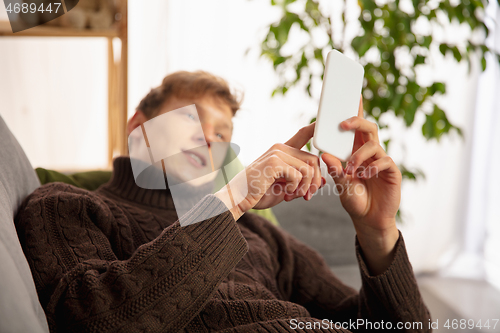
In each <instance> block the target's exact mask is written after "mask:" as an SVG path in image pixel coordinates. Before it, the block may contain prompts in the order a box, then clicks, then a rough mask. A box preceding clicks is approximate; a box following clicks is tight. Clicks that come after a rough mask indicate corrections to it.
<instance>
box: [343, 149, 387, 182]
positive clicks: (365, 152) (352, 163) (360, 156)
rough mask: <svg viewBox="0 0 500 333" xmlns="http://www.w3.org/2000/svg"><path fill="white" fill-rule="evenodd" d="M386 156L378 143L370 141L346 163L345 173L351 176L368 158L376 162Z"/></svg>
mask: <svg viewBox="0 0 500 333" xmlns="http://www.w3.org/2000/svg"><path fill="white" fill-rule="evenodd" d="M384 156H386V153H385V151H384V150H383V149H382V147H381V146H380V144H379V143H378V142H375V141H373V140H370V141H368V142H366V143H365V144H364V145H362V146H361V147H360V148H359V149H358V150H357V151H356V152H355V153H354V154H352V156H351V157H350V158H349V160H348V161H347V165H346V169H345V173H346V174H348V175H353V174H354V173H355V172H356V170H358V168H359V167H360V166H361V164H363V162H365V161H366V160H368V159H370V158H374V159H376V160H378V159H380V158H382V157H384Z"/></svg>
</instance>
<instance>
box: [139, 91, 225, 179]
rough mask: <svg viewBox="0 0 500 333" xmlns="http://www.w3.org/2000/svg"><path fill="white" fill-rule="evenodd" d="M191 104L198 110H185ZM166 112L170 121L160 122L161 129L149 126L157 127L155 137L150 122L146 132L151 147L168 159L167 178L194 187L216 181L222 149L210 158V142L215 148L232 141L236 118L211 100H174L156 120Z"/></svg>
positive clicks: (165, 161) (171, 100)
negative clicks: (170, 177)
mask: <svg viewBox="0 0 500 333" xmlns="http://www.w3.org/2000/svg"><path fill="white" fill-rule="evenodd" d="M192 104H195V106H196V110H195V109H194V108H192V107H186V106H189V105H192ZM178 109H180V110H178ZM174 110H175V111H174ZM196 111H197V112H196ZM166 113H168V117H167V118H165V119H167V121H161V122H158V124H159V126H160V127H159V126H158V125H155V126H150V127H149V128H153V127H154V128H156V129H155V130H154V134H153V133H150V130H148V123H146V124H145V130H146V133H147V136H148V138H149V144H150V146H151V147H153V146H154V147H155V148H157V151H160V153H161V155H162V157H163V156H165V157H166V158H165V159H164V166H165V171H166V173H167V176H173V177H175V178H177V179H179V180H181V181H189V184H191V185H193V186H199V185H201V184H204V183H206V182H209V181H211V180H213V179H214V177H215V173H214V172H213V171H216V170H217V169H218V168H219V167H220V164H221V163H222V160H221V158H223V154H221V153H220V150H219V152H218V153H217V154H212V156H210V154H209V151H208V149H207V143H208V144H209V145H210V144H212V147H216V146H217V143H219V142H230V140H231V136H232V116H233V114H232V111H231V109H230V107H229V106H228V105H226V104H224V103H222V102H218V101H217V100H215V99H214V98H212V97H205V98H200V99H196V100H187V99H178V98H173V99H170V100H169V101H167V103H165V104H164V105H163V107H162V108H161V110H160V111H159V113H158V114H157V115H156V117H159V116H161V115H164V114H166ZM165 116H167V115H165ZM156 117H155V118H156ZM155 118H153V119H152V120H153V122H154V121H155V120H154V119H155ZM161 118H162V117H159V118H156V119H161ZM163 118H164V117H163ZM150 123H151V122H150ZM214 143H215V144H214ZM197 147H199V148H197ZM213 167H214V169H215V170H214V169H212V168H213Z"/></svg>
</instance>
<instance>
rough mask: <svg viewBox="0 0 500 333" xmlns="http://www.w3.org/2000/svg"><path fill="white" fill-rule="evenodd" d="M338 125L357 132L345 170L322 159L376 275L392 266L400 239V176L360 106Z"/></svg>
mask: <svg viewBox="0 0 500 333" xmlns="http://www.w3.org/2000/svg"><path fill="white" fill-rule="evenodd" d="M340 125H341V127H342V128H343V129H345V130H355V131H356V132H355V139H354V146H353V154H352V156H351V157H350V158H349V160H348V161H347V165H346V168H345V170H343V169H342V165H341V163H340V160H338V159H337V158H336V157H334V156H332V155H330V154H323V156H322V158H323V161H324V162H325V163H326V165H327V166H328V172H329V174H330V175H331V176H332V178H333V179H334V181H335V183H336V185H337V189H338V192H339V195H340V200H341V202H342V206H343V207H344V208H345V210H346V211H347V212H348V213H349V215H350V216H351V219H352V221H353V223H354V227H355V229H356V234H357V237H358V241H359V243H360V245H361V247H362V249H363V253H364V255H365V258H366V259H367V261H368V265H369V268H370V271H371V273H372V274H374V275H377V274H380V273H382V272H384V271H385V269H387V267H388V266H389V265H390V263H391V262H392V258H393V253H392V252H393V249H394V245H395V244H396V241H397V240H398V238H399V232H398V230H397V227H396V220H395V217H396V213H397V210H398V208H399V203H400V198H401V178H402V177H401V172H400V171H399V169H398V167H397V166H396V164H395V163H394V161H393V160H392V159H391V158H390V157H389V156H387V154H386V153H385V151H384V149H383V148H382V147H381V146H380V144H379V139H378V127H377V125H376V124H374V123H372V122H369V121H368V120H366V119H363V105H362V103H360V109H359V112H358V116H356V117H352V118H349V119H347V120H345V121H343V122H342V123H341V124H340Z"/></svg>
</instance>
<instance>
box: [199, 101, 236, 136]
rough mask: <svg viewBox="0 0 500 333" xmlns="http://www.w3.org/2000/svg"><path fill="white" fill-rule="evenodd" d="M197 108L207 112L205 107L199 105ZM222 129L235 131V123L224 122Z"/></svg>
mask: <svg viewBox="0 0 500 333" xmlns="http://www.w3.org/2000/svg"><path fill="white" fill-rule="evenodd" d="M196 108H197V109H200V110H203V111H207V110H206V109H205V108H204V107H203V106H201V105H198V104H196ZM221 127H222V128H228V129H230V130H233V122H226V121H225V122H224V123H223V124H222V125H221Z"/></svg>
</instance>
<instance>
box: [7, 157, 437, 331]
mask: <svg viewBox="0 0 500 333" xmlns="http://www.w3.org/2000/svg"><path fill="white" fill-rule="evenodd" d="M188 190H189V189H188ZM192 191H193V193H192V196H191V197H192V198H193V202H194V201H199V202H198V203H197V204H196V205H195V206H194V207H193V208H192V209H191V210H190V211H189V212H188V213H187V214H186V218H187V220H190V219H193V220H194V219H196V218H197V217H198V216H200V214H202V213H206V212H207V211H209V212H212V213H213V215H215V216H214V217H213V218H210V219H208V220H205V221H203V222H200V223H196V224H192V225H189V226H187V227H181V226H180V225H179V223H178V221H177V215H176V213H175V210H174V206H173V201H172V198H171V195H170V192H169V190H168V189H167V190H145V189H141V188H139V187H137V185H136V184H135V182H134V180H133V175H132V172H131V168H130V160H129V159H128V158H118V159H116V160H115V162H114V175H113V178H112V180H111V181H110V182H109V183H108V184H105V185H103V186H102V187H101V188H99V189H98V190H97V191H95V192H89V191H85V190H82V189H78V188H75V187H73V186H70V185H65V184H61V183H54V184H49V185H45V186H42V187H40V188H39V189H37V190H36V191H35V192H34V193H33V194H31V195H30V196H29V197H28V198H27V199H26V200H25V202H24V204H23V207H22V208H21V209H20V211H19V214H18V216H17V218H16V228H17V231H18V235H19V238H20V241H21V244H22V246H23V250H24V252H25V254H26V257H27V259H28V262H29V264H30V268H31V270H32V273H33V277H34V280H35V285H36V287H37V291H38V294H39V298H40V302H41V304H42V307H43V308H44V310H45V313H46V315H47V318H48V322H49V326H50V330H51V331H52V332H111V331H112V332H178V331H184V332H213V331H224V332H295V331H298V332H318V331H321V332H348V330H346V329H330V328H316V329H312V330H311V329H303V330H300V329H296V330H293V329H292V327H291V325H290V320H291V319H292V318H296V319H298V320H299V321H302V322H310V323H314V322H316V323H318V322H319V321H320V320H322V319H329V320H334V321H346V320H347V321H348V320H349V319H351V320H356V319H357V318H364V319H367V320H370V321H381V320H384V321H385V322H387V321H391V322H393V323H396V322H407V321H411V322H416V321H420V322H423V323H424V329H423V330H422V331H423V332H428V331H429V330H427V329H425V328H426V324H427V322H428V318H429V313H428V311H427V309H426V307H425V305H424V304H423V302H422V299H421V297H420V293H419V291H418V288H417V285H416V282H415V278H414V275H413V271H412V268H411V265H410V263H409V261H408V258H407V255H406V251H405V247H404V241H403V238H402V236H401V235H400V239H399V241H398V243H397V245H396V247H397V249H396V255H395V258H394V261H393V263H392V264H391V266H390V267H389V268H388V269H387V271H386V272H384V273H383V274H381V275H379V276H375V277H374V276H370V274H369V271H368V269H367V267H366V265H365V263H364V260H363V254H362V251H361V248H360V247H359V245H357V246H356V251H357V258H358V261H359V264H360V267H361V275H362V280H363V287H362V289H361V291H360V292H359V293H358V292H357V291H355V290H353V289H352V288H349V287H347V286H345V285H344V284H342V283H341V282H340V281H339V280H338V279H337V278H336V277H335V275H334V274H333V273H332V272H331V271H330V269H329V267H328V266H327V265H326V264H325V262H324V261H323V260H322V259H321V257H320V256H319V254H318V253H317V252H315V251H314V250H312V249H310V248H309V247H307V246H306V245H304V244H302V243H301V242H299V241H298V240H296V239H294V238H293V237H291V236H290V235H289V234H287V233H285V232H284V231H283V230H281V229H280V228H276V227H275V226H273V225H272V224H271V223H269V222H268V221H266V220H264V219H262V218H260V217H259V216H256V215H253V214H244V215H243V216H242V218H240V220H239V221H238V223H236V222H235V221H234V219H233V218H232V215H231V214H230V213H229V212H227V211H226V207H225V206H224V204H223V203H222V202H221V201H219V200H218V199H217V198H216V197H215V196H213V195H208V196H206V197H204V198H201V197H200V195H199V194H197V193H196V189H194V188H193V189H192Z"/></svg>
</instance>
